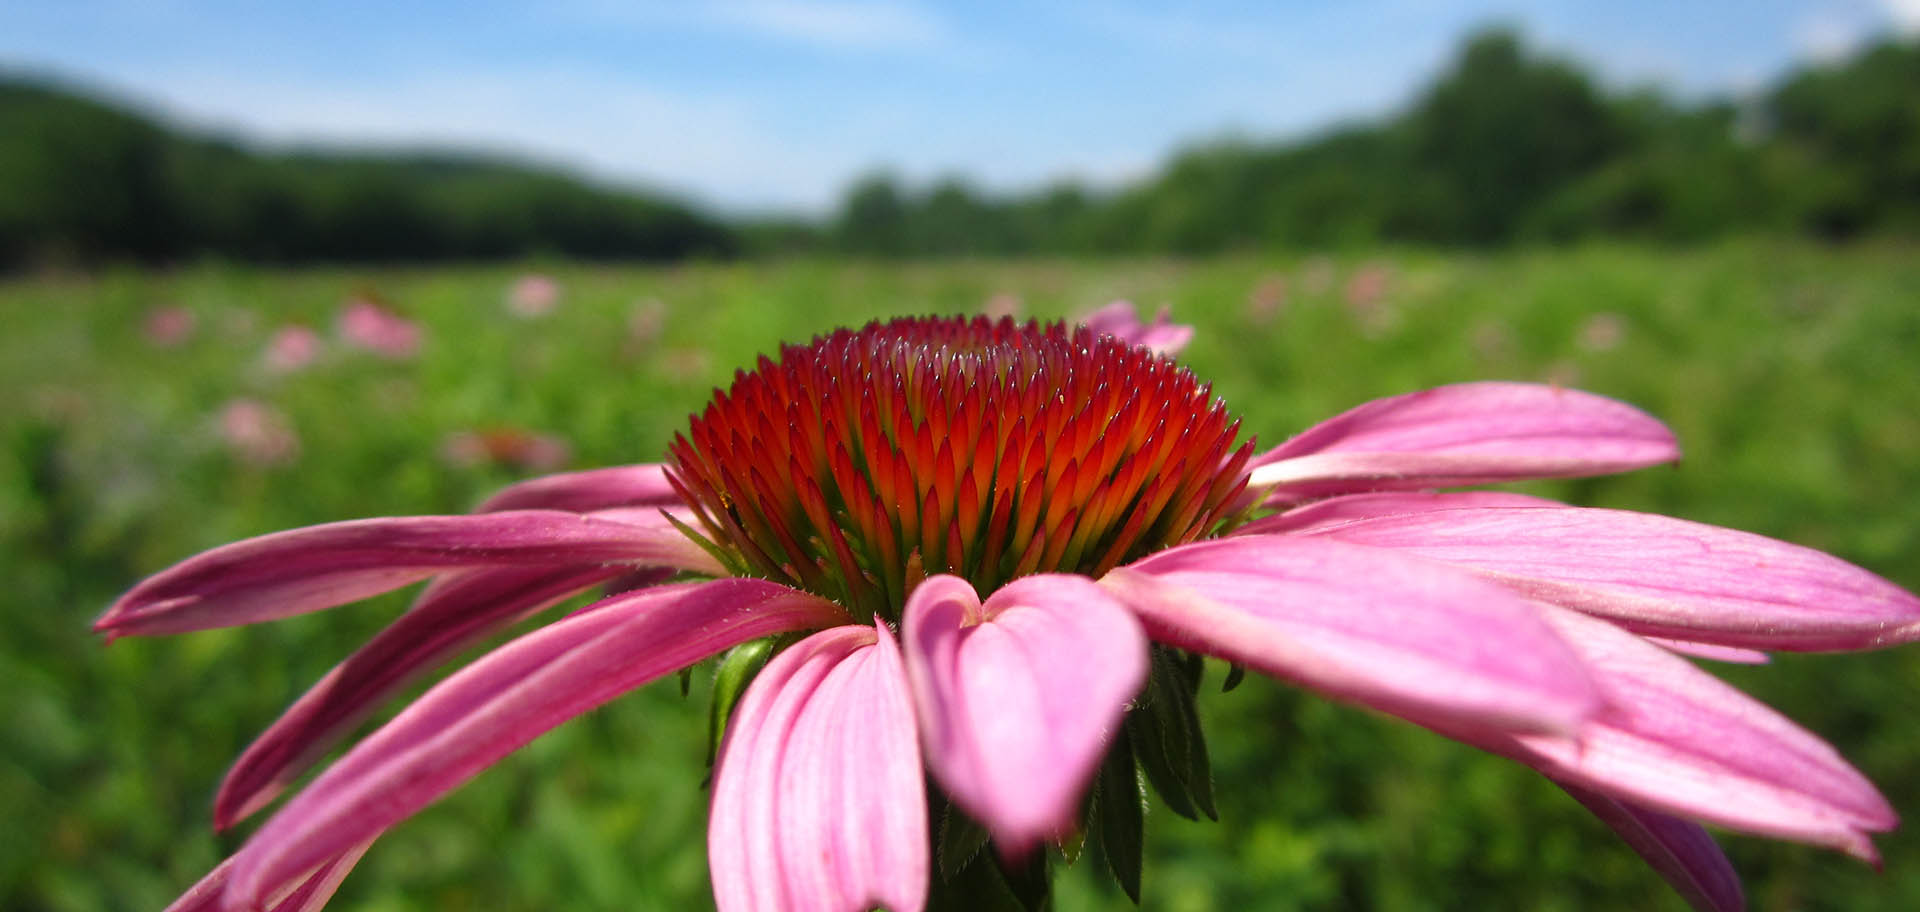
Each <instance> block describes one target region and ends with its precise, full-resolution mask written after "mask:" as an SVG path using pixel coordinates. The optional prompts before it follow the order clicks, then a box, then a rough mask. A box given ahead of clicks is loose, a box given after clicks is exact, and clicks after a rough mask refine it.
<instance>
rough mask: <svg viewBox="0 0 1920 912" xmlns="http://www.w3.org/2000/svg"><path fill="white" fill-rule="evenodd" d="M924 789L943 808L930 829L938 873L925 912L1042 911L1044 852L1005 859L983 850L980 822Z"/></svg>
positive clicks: (1046, 888) (1046, 893) (1046, 891)
mask: <svg viewBox="0 0 1920 912" xmlns="http://www.w3.org/2000/svg"><path fill="white" fill-rule="evenodd" d="M938 794H939V793H938V791H937V790H930V793H929V795H930V798H931V800H930V801H929V805H930V806H932V805H937V806H941V807H944V808H945V812H944V813H943V814H942V815H941V817H940V823H939V826H938V828H937V829H936V831H935V840H934V842H935V845H934V856H935V863H936V865H937V866H938V870H939V876H938V877H937V878H936V879H935V880H934V882H933V883H932V884H931V885H930V886H931V888H932V889H931V890H929V892H928V896H927V910H928V912H1044V910H1045V909H1047V908H1048V906H1049V905H1051V903H1052V894H1051V889H1050V885H1049V884H1050V880H1051V878H1050V877H1049V876H1048V875H1049V873H1050V872H1049V871H1048V870H1047V854H1046V853H1045V852H1044V851H1036V852H1034V853H1032V855H1030V856H1029V857H1028V858H1027V859H1026V860H1025V861H1024V862H1014V863H1011V864H1009V863H1007V862H1003V861H1002V860H1001V859H1000V856H999V854H998V853H995V852H990V851H984V850H985V848H986V846H987V842H988V836H989V834H988V833H987V829H986V827H984V826H982V825H980V823H979V822H978V821H975V820H974V819H973V818H971V817H969V816H967V815H966V814H965V813H964V812H962V811H961V810H960V809H958V808H956V807H954V806H953V804H952V802H950V801H944V800H941V799H940V798H939V797H937V796H938Z"/></svg>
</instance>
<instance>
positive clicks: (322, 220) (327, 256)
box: [0, 79, 738, 269]
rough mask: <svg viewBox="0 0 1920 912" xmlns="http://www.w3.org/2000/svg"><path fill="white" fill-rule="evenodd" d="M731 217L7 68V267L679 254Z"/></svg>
mask: <svg viewBox="0 0 1920 912" xmlns="http://www.w3.org/2000/svg"><path fill="white" fill-rule="evenodd" d="M737 246H738V241H737V239H736V238H735V236H734V234H733V232H732V231H731V230H730V229H728V228H726V227H723V226H722V225H720V224H719V223H718V222H716V221H714V220H712V219H711V218H708V217H706V216H703V215H700V214H698V213H696V212H694V211H693V210H692V209H689V208H688V207H686V206H684V205H681V204H678V203H675V202H671V201H668V200H665V199H662V198H658V197H655V196H650V195H647V194H643V193H638V192H631V191H614V190H609V189H607V188H602V187H595V186H591V185H588V184H585V183H582V182H580V181H578V180H576V179H573V178H570V177H565V176H561V175H559V174H556V173H552V172H548V171H541V170H537V169H535V168H532V167H530V166H524V165H514V164H506V163H502V162H495V161H488V160H485V159H481V158H474V157H459V156H451V155H385V156H383V155H375V154H372V153H366V154H349V153H324V154H323V153H317V152H294V153H285V154H267V153H260V152H254V151H250V150H247V149H243V148H241V147H238V146H234V145H232V144H229V143H225V142H221V141H210V140H204V139H199V138H194V137H190V136H187V135H185V134H180V133H176V132H172V131H169V130H167V129H165V128H162V127H160V126H159V125H157V124H155V123H153V122H151V121H149V120H147V119H145V118H143V117H140V116H137V115H134V114H131V113H128V112H126V111H124V110H121V109H119V108H115V107H112V106H109V105H106V104H102V103H99V102H95V101H91V100H88V99H85V98H82V97H78V96H75V95H73V94H70V93H67V92H63V91H60V90H58V89H55V88H49V87H45V86H40V85H36V84H33V83H28V82H18V81H7V80H5V79H0V269H5V268H7V267H10V266H13V267H17V266H22V265H32V264H35V263H38V262H48V261H54V262H58V261H63V260H78V261H81V262H96V261H100V260H105V259H134V260H142V261H147V262H167V261H174V260H179V259H183V258H193V257H205V256H222V257H232V258H240V259H246V260H254V261H265V262H288V261H301V262H310V261H315V260H322V261H354V262H367V261H390V260H404V261H413V260H445V259H498V258H502V257H514V256H528V255H532V254H562V255H567V256H572V257H584V258H611V257H620V258H626V259H680V258H686V257H691V256H717V255H724V254H727V253H730V252H732V251H734V250H735V249H736V248H737Z"/></svg>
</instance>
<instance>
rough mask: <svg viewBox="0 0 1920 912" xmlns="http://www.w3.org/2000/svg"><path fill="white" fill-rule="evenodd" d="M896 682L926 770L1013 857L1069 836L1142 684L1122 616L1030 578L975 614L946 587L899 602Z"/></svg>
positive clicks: (1115, 605)
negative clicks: (909, 687)
mask: <svg viewBox="0 0 1920 912" xmlns="http://www.w3.org/2000/svg"><path fill="white" fill-rule="evenodd" d="M901 623H902V629H903V630H904V637H905V644H906V656H907V675H908V680H909V681H910V682H911V683H912V684H913V691H914V697H915V701H916V704H917V706H918V707H919V710H920V719H921V731H922V733H923V735H924V738H925V746H926V753H927V758H928V765H929V766H930V767H931V768H932V770H933V774H934V775H935V776H936V777H938V778H939V780H940V784H941V785H942V786H944V787H945V788H946V790H947V793H948V794H949V795H951V796H952V797H953V800H954V801H955V802H956V803H957V804H959V805H960V806H961V807H962V808H964V809H965V810H966V811H967V813H969V814H971V815H973V816H974V817H975V818H976V819H978V820H980V821H981V822H982V823H985V824H986V825H987V828H988V829H989V830H991V831H992V832H993V835H994V839H995V841H996V842H997V843H998V844H999V846H1000V849H1001V851H1002V852H1004V853H1006V854H1007V855H1009V856H1013V855H1019V854H1022V853H1024V852H1025V851H1027V850H1028V849H1031V848H1032V847H1033V846H1034V845H1036V844H1038V843H1039V842H1041V841H1042V840H1045V839H1049V838H1053V837H1057V836H1060V835H1062V834H1064V833H1065V832H1066V831H1068V830H1069V829H1071V827H1072V826H1073V823H1074V820H1075V817H1076V815H1077V814H1078V812H1079V808H1080V797H1081V794H1082V793H1083V792H1084V791H1085V790H1086V786H1087V783H1088V781H1089V780H1091V779H1092V777H1093V774H1094V771H1095V770H1096V769H1097V768H1098V767H1099V765H1100V759H1101V757H1102V756H1104V755H1105V752H1106V746H1107V743H1108V741H1109V740H1111V738H1112V736H1113V733H1114V731H1115V730H1116V728H1117V726H1118V725H1119V723H1120V718H1121V716H1122V715H1124V714H1125V712H1126V707H1127V701H1129V700H1131V699H1132V698H1133V696H1134V695H1135V694H1136V693H1138V692H1139V690H1140V686H1141V684H1142V683H1143V682H1145V680H1146V674H1147V640H1146V636H1145V635H1144V634H1142V633H1141V631H1140V625H1139V623H1138V622H1136V621H1135V620H1134V619H1133V615H1132V614H1131V613H1129V612H1128V611H1127V609H1126V608H1125V606H1123V605H1121V604H1120V603H1119V602H1118V601H1115V600H1114V598H1113V597H1112V596H1110V595H1108V594H1107V593H1106V592H1105V590H1102V589H1101V588H1100V587H1099V586H1096V585H1094V583H1093V581H1091V580H1089V579H1087V578H1085V577H1080V576H1070V575H1058V574H1048V575H1041V576H1028V577H1024V578H1021V579H1019V580H1015V581H1014V582H1012V583H1010V584H1008V585H1007V586H1004V587H1002V588H1001V589H999V590H998V591H996V592H994V593H993V596H992V597H991V598H989V599H987V603H986V605H985V606H984V607H982V606H981V604H980V600H979V597H978V596H977V595H975V594H974V591H973V587H972V586H970V585H968V584H967V582H966V580H963V579H960V578H959V577H954V576H934V577H929V578H928V579H927V580H926V581H925V582H923V583H921V584H920V586H919V587H918V588H916V589H914V590H913V594H912V595H910V596H908V597H907V607H906V612H905V616H904V619H903V620H902V622H901Z"/></svg>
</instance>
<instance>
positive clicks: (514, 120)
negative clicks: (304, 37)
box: [142, 68, 844, 210]
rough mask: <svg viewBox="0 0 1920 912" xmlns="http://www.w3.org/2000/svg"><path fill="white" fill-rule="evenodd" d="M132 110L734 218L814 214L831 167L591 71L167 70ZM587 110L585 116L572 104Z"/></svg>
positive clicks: (726, 100)
mask: <svg viewBox="0 0 1920 912" xmlns="http://www.w3.org/2000/svg"><path fill="white" fill-rule="evenodd" d="M149 84H154V85H164V86H165V87H166V88H165V90H164V92H160V93H152V94H148V95H147V96H146V97H145V98H144V99H142V100H144V101H147V102H148V103H151V104H154V105H155V106H157V107H158V108H159V109H161V110H162V111H163V112H165V113H166V114H168V115H169V116H170V117H171V118H173V119H175V120H177V121H180V122H184V123H188V124H192V125H196V126H201V127H209V128H213V129H218V130H222V131H225V132H228V133H230V134H233V135H237V136H239V137H241V138H244V139H246V140H248V141H252V142H255V143H260V144H263V145H267V146H273V147H285V146H292V145H326V146H337V147H352V148H369V147H371V148H447V149H460V150H465V151H473V152H480V153H483V154H498V155H509V156H515V157H522V158H530V159H533V160H537V161H544V162H549V163H552V164H556V165H562V166H565V167H568V168H571V169H576V170H578V171H581V172H583V173H585V174H586V175H588V176H591V177H594V178H596V179H599V180H603V181H609V182H614V183H625V184H643V185H648V186H652V187H655V188H663V189H671V190H674V191H678V192H684V191H687V190H689V189H693V190H694V191H695V192H697V193H699V194H700V201H701V202H705V203H710V204H717V205H720V206H723V207H727V208H731V209H735V210H739V209H744V208H752V207H766V206H773V207H785V208H799V209H817V208H819V207H821V206H823V205H824V204H825V203H826V202H827V200H828V199H829V198H830V194H831V193H832V192H833V190H834V189H835V188H837V186H838V183H839V182H840V181H841V180H843V179H844V174H843V173H842V172H843V170H844V166H841V165H839V164H838V163H837V162H835V161H831V160H829V159H828V158H827V157H825V156H824V155H823V154H821V150H817V149H811V148H808V147H806V146H804V145H802V144H799V143H795V142H793V141H791V140H790V139H787V138H785V137H782V136H780V135H778V134H776V133H773V132H770V131H769V130H767V129H766V128H765V126H764V124H765V123H766V120H767V119H766V118H765V117H763V116H760V113H759V111H758V110H757V109H756V107H755V106H754V105H753V104H752V103H750V102H748V101H746V100H743V99H739V98H735V97H730V96H727V95H722V94H711V93H695V92H688V91H677V90H670V89H665V88H661V87H658V86H653V85H648V84H645V83H640V82H636V81H635V80H633V79H631V78H621V77H616V76H613V75H610V74H607V73H603V72H596V71H590V70H586V69H568V68H544V69H543V68H520V69H503V70H498V71H494V72H488V73H476V72H465V73H459V74H442V75H420V76H413V77H408V78H402V79H398V80H393V81H384V82H382V83H380V84H377V85H374V84H357V85H356V84H343V83H330V82H313V81H306V80H300V79H293V78H285V77H282V78H258V79H252V80H241V79H234V78H232V77H231V74H227V73H222V72H213V71H204V72H174V73H171V74H167V75H166V76H165V77H164V78H156V79H151V80H150V81H149ZM587 98H590V99H592V103H591V104H582V103H580V100H581V99H587Z"/></svg>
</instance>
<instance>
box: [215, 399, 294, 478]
mask: <svg viewBox="0 0 1920 912" xmlns="http://www.w3.org/2000/svg"><path fill="white" fill-rule="evenodd" d="M220 438H221V439H222V440H224V441H225V442H226V444H227V449H228V450H229V451H231V452H232V453H233V455H234V456H236V457H238V458H239V459H240V461H242V462H246V463H250V464H252V465H257V466H279V465H286V464H288V463H291V462H293V461H294V460H295V459H297V458H299V456H300V436H299V435H298V434H296V433H295V432H294V430H293V422H291V421H289V420H287V416H286V415H284V414H282V413H281V412H280V410H279V409H276V408H274V407H273V406H271V405H268V404H266V403H264V402H261V401H260V400H258V399H235V400H233V401H231V402H229V403H227V404H226V406H225V407H223V408H221V410H220Z"/></svg>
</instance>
